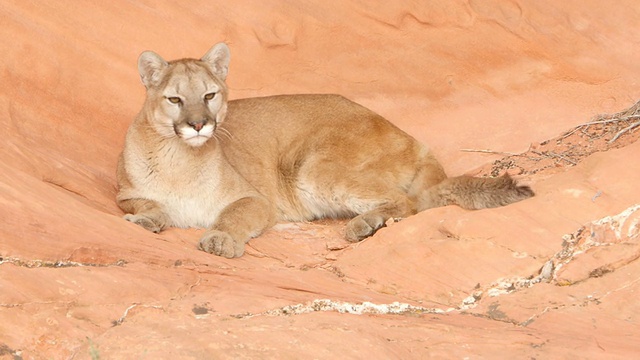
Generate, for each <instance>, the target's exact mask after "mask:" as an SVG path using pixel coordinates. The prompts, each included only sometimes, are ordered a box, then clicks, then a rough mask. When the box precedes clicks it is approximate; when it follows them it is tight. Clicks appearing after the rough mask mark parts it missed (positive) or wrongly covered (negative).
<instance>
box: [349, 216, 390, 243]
mask: <svg viewBox="0 0 640 360" xmlns="http://www.w3.org/2000/svg"><path fill="white" fill-rule="evenodd" d="M384 220H385V219H384V218H383V217H382V216H380V215H376V214H362V215H358V216H356V217H354V218H353V219H351V221H349V222H348V223H347V232H346V236H347V240H348V241H351V242H357V241H361V240H364V239H365V238H368V237H369V236H371V235H373V234H374V233H375V232H376V231H377V230H378V229H380V228H381V227H383V226H384Z"/></svg>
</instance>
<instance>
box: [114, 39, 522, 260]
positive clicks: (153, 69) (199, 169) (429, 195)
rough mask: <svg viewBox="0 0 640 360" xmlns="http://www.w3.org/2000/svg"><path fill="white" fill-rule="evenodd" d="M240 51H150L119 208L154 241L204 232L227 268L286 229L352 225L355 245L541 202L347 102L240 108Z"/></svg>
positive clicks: (260, 102) (141, 66)
mask: <svg viewBox="0 0 640 360" xmlns="http://www.w3.org/2000/svg"><path fill="white" fill-rule="evenodd" d="M228 66H229V48H228V47H227V45H225V44H224V43H220V44H217V45H215V46H214V47H213V48H211V50H209V52H207V53H206V54H205V55H204V57H202V59H200V60H195V59H182V60H176V61H169V62H167V61H165V60H163V59H162V58H161V57H160V56H159V55H157V54H155V53H153V52H150V51H147V52H144V53H142V54H141V55H140V58H139V59H138V71H139V72H140V77H141V78H142V83H143V84H144V86H145V87H146V89H147V95H146V101H145V103H144V106H143V108H142V111H140V113H139V114H138V116H137V117H136V119H135V121H134V122H133V124H132V125H131V127H130V128H129V130H128V132H127V135H126V141H125V146H124V150H123V152H122V154H121V155H120V159H119V162H118V171H117V178H118V187H119V189H118V195H117V203H118V206H119V207H120V208H121V209H122V210H124V212H125V213H126V215H125V216H124V218H125V219H126V220H128V221H131V222H133V223H136V224H138V225H140V226H142V227H144V228H146V229H148V230H150V231H153V232H159V231H162V230H163V229H164V228H166V227H168V226H176V227H183V228H184V227H203V228H206V229H207V231H206V232H205V233H204V235H203V236H202V238H201V239H200V242H199V248H200V249H202V250H204V251H206V252H208V253H212V254H216V255H220V256H224V257H227V258H233V257H239V256H241V255H242V254H243V253H244V248H245V243H246V242H247V241H249V239H250V238H252V237H255V236H258V235H260V234H261V233H262V232H263V231H265V229H268V228H269V227H271V226H273V225H274V224H275V222H277V221H309V220H314V219H319V218H327V217H329V218H351V220H350V221H349V222H348V224H347V227H346V238H347V239H348V240H350V241H360V240H362V239H364V238H366V237H368V236H371V235H372V234H373V233H374V232H375V231H376V230H378V229H379V228H380V227H382V226H383V225H384V223H385V221H386V220H387V219H389V218H395V217H406V216H409V215H412V214H415V213H416V212H418V211H422V210H424V209H429V208H432V207H436V206H445V205H450V204H457V205H459V206H461V207H463V208H465V209H482V208H490V207H496V206H501V205H507V204H510V203H513V202H515V201H519V200H522V199H526V198H528V197H530V196H533V191H532V190H531V189H530V188H529V187H528V186H519V185H517V184H516V183H515V181H513V180H512V179H511V178H510V177H508V176H506V175H505V176H503V177H499V178H474V177H470V176H459V177H452V178H448V177H447V176H446V175H445V173H444V170H443V168H442V166H441V165H440V164H439V163H438V161H437V160H436V159H435V158H434V156H433V155H432V153H431V152H430V151H429V149H428V148H427V147H426V146H424V145H422V144H420V143H418V142H417V141H416V140H415V139H413V138H412V137H411V136H409V135H407V134H406V133H404V132H403V131H402V130H400V129H398V128H397V127H395V126H394V125H393V124H391V123H390V122H389V121H387V120H385V119H384V118H383V117H381V116H380V115H377V114H376V113H374V112H373V111H371V110H369V109H367V108H365V107H363V106H360V105H358V104H356V103H354V102H352V101H349V100H347V99H346V98H344V97H342V96H339V95H282V96H270V97H263V98H249V99H242V100H234V101H228V100H227V98H228V89H227V86H226V84H225V78H226V77H227V72H228Z"/></svg>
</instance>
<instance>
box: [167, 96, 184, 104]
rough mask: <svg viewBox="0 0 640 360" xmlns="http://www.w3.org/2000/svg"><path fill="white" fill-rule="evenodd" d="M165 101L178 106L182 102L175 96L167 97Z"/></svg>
mask: <svg viewBox="0 0 640 360" xmlns="http://www.w3.org/2000/svg"><path fill="white" fill-rule="evenodd" d="M167 100H169V102H170V103H172V104H180V103H181V102H182V100H180V98H179V97H177V96H172V97H168V98H167Z"/></svg>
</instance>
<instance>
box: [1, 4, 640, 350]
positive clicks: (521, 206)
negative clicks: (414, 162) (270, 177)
mask: <svg viewBox="0 0 640 360" xmlns="http://www.w3.org/2000/svg"><path fill="white" fill-rule="evenodd" d="M639 17H640V7H639V6H638V5H637V4H636V2H635V1H632V0H623V1H619V2H617V3H616V4H615V5H612V4H610V3H607V2H601V1H595V0H588V1H582V2H579V3H576V2H557V1H555V2H554V1H549V0H545V1H537V2H524V1H508V2H505V1H470V2H467V1H454V2H451V1H431V2H422V3H420V4H411V5H409V4H403V3H401V2H389V3H387V4H384V5H382V4H380V5H378V6H371V5H370V4H364V3H357V2H343V1H336V0H332V1H325V2H317V3H309V2H304V3H303V2H300V3H296V2H288V1H280V0H277V1H270V2H268V3H264V4H262V3H260V4H258V3H257V2H254V1H247V0H239V1H234V2H228V3H221V2H210V1H195V2H189V3H180V2H166V3H157V4H156V3H153V4H152V3H131V2H125V1H112V2H99V1H86V2H82V3H77V2H68V3H65V2H49V3H47V2H36V3H29V2H15V1H5V2H3V4H1V5H0V22H1V23H2V26H1V27H0V35H2V38H3V41H2V42H0V52H1V53H2V60H0V82H1V83H2V84H3V90H2V91H1V92H0V133H1V134H2V141H1V142H0V359H42V358H47V359H50V358H53V359H59V358H65V359H68V358H73V359H88V358H93V359H96V358H103V359H118V358H121V359H128V358H153V359H163V358H164V359H203V358H222V359H224V358H336V357H340V358H426V357H435V358H476V357H477V358H511V357H514V358H517V357H527V358H569V357H570V358H631V357H634V356H635V355H636V354H637V353H638V352H639V351H640V345H638V341H637V339H638V336H640V328H639V327H638V325H637V324H638V321H639V320H640V319H638V315H637V314H638V313H640V311H639V310H640V307H639V305H638V302H637V301H636V299H637V296H636V294H637V292H638V291H640V289H638V286H639V285H638V284H640V282H639V281H638V279H639V276H640V268H639V266H640V265H639V264H640V263H638V261H637V257H638V256H637V254H638V237H637V232H636V233H634V232H633V231H631V232H629V229H632V228H633V226H636V227H637V215H634V216H635V217H630V218H629V219H630V220H629V221H628V222H626V225H625V226H626V227H625V228H624V230H623V233H624V234H626V235H625V236H626V237H625V236H622V237H618V236H617V235H616V232H615V231H613V232H612V231H609V230H607V231H604V230H603V231H602V232H598V233H597V234H598V236H599V240H598V241H599V242H600V243H601V244H603V245H606V246H599V247H591V248H589V249H587V250H586V251H585V252H584V253H581V254H575V253H572V256H573V257H572V260H571V261H569V262H567V263H564V264H563V266H558V265H559V264H560V260H559V259H561V258H559V257H557V256H559V254H560V255H561V254H562V252H563V250H566V249H567V247H566V246H565V245H566V242H565V244H564V245H563V236H565V235H567V234H575V233H576V232H577V231H578V230H579V229H582V228H583V227H584V229H590V230H589V231H592V230H591V229H592V228H591V227H590V226H591V225H590V224H593V222H594V221H597V220H599V219H604V218H606V217H608V216H609V217H613V216H616V215H618V214H620V213H622V212H623V211H625V209H632V208H633V207H634V206H637V205H638V204H640V195H639V192H638V187H637V177H638V174H639V173H640V160H638V159H639V158H638V156H637V154H638V153H639V152H640V149H639V147H640V142H633V141H632V140H634V139H636V138H637V129H636V131H635V132H633V133H632V132H630V133H629V134H626V135H624V136H622V137H620V138H619V139H618V140H617V143H618V144H619V147H620V148H619V149H615V150H608V151H605V152H600V153H595V154H592V155H589V156H588V157H583V158H580V159H578V160H571V159H574V158H573V157H566V156H565V158H564V159H563V158H562V152H561V150H562V151H565V150H566V151H568V149H569V148H571V147H575V146H585V147H590V146H595V145H596V143H598V142H603V141H607V140H609V139H610V137H609V138H605V137H600V138H599V137H597V136H588V137H584V138H581V140H580V141H582V142H581V143H578V142H576V143H572V144H571V145H567V144H563V145H562V146H564V147H562V148H558V149H557V150H556V151H557V153H554V152H549V151H552V150H553V149H551V150H550V149H548V148H547V147H545V146H548V145H543V144H541V143H542V142H543V141H545V140H548V139H552V138H554V137H558V136H562V134H565V132H566V131H567V130H570V129H572V128H573V127H574V126H576V125H579V124H584V123H587V122H589V121H591V120H593V119H595V116H596V115H597V114H602V113H615V112H618V111H620V110H623V109H625V108H628V107H629V106H631V105H632V104H633V103H634V102H635V101H636V100H637V99H640V87H638V85H637V79H638V78H639V77H640V65H638V62H637V59H638V58H640V47H638V46H637V45H638V43H639V42H640V39H639V37H638V34H640V25H638V22H637V19H638V18H639ZM218 41H226V42H228V43H229V45H230V48H231V51H232V62H231V68H230V75H229V79H228V82H229V86H230V89H231V94H232V97H233V98H240V97H248V96H261V95H271V94H281V93H310V92H316V93H319V92H322V93H327V92H333V93H340V94H343V95H346V96H347V97H349V98H351V99H353V100H356V101H358V102H360V103H362V104H363V105H365V106H368V107H370V108H371V109H373V110H375V111H377V112H379V113H380V114H382V115H384V116H386V117H387V118H389V119H390V120H391V121H392V122H393V123H395V124H396V125H398V126H399V127H400V128H402V129H404V130H405V131H407V132H408V133H410V134H412V135H413V136H415V137H416V138H417V139H419V140H420V141H423V142H425V143H427V144H429V146H430V147H431V148H432V149H433V150H434V152H435V153H436V154H437V155H438V156H439V158H440V159H441V160H442V162H443V163H444V164H445V168H446V170H447V171H448V172H449V173H450V174H452V175H454V174H461V173H465V172H471V173H474V172H478V173H482V171H483V170H482V169H483V168H481V166H482V165H485V164H488V165H486V166H490V167H491V166H493V165H492V162H493V161H495V160H501V159H502V158H503V157H504V155H505V154H508V153H513V154H519V153H521V152H524V151H526V150H527V149H529V148H530V147H531V149H530V150H535V151H538V152H540V151H543V149H544V151H546V152H545V153H540V154H542V155H536V156H530V155H531V154H530V153H529V155H526V156H523V157H522V158H523V159H524V160H528V161H529V163H527V164H526V165H523V167H524V169H525V170H527V169H528V170H529V171H528V172H527V171H523V172H522V173H520V174H519V175H518V176H519V177H520V178H521V179H522V181H524V182H526V183H528V184H530V185H531V186H532V187H533V188H534V189H535V191H536V193H537V197H535V198H533V199H530V200H527V201H524V202H521V203H517V204H514V205H511V206H508V207H504V208H499V209H487V210H482V211H477V212H468V211H464V210H462V209H459V208H455V207H448V208H441V209H432V210H429V211H426V212H423V213H421V214H418V215H416V216H413V217H410V218H407V219H404V220H401V221H398V222H393V223H390V224H389V225H390V226H389V227H387V228H385V229H382V230H381V231H380V232H379V233H378V234H376V235H375V236H374V237H372V238H370V239H368V240H366V241H364V242H362V243H359V244H349V243H346V242H345V241H344V240H343V239H342V231H343V229H344V224H345V222H344V221H321V222H316V223H313V224H280V225H279V226H278V227H276V228H274V229H271V230H269V231H268V232H267V233H266V234H265V235H264V236H262V237H260V238H258V239H254V240H253V241H252V242H251V243H250V246H249V247H248V249H247V253H246V255H245V256H244V257H242V258H240V259H235V260H228V259H222V258H218V257H213V256H210V255H208V254H205V253H203V252H200V251H198V250H197V249H196V242H197V239H198V237H199V235H200V234H202V231H203V230H198V229H191V230H179V229H169V230H167V231H165V232H163V233H161V234H151V233H149V232H147V231H145V230H144V229H141V228H139V227H137V226H135V225H133V224H130V223H127V222H126V221H124V220H122V218H121V216H122V213H121V211H120V210H119V209H118V208H117V206H116V205H115V202H114V197H115V165H116V160H117V157H118V154H119V151H120V149H121V147H122V144H123V141H124V133H125V131H126V129H127V127H128V125H129V123H130V122H131V120H132V119H133V118H134V116H135V114H136V112H137V111H138V110H139V108H140V107H141V104H142V101H143V94H144V89H143V87H142V85H141V84H140V83H139V81H138V75H137V71H136V59H137V56H138V55H139V53H141V52H142V51H144V50H154V51H156V52H158V53H160V54H162V55H163V56H164V57H165V58H168V59H174V58H180V57H198V56H200V55H202V54H203V53H204V52H205V51H206V50H207V49H209V47H210V46H211V45H212V44H214V43H216V42H218ZM626 124H629V123H628V122H627V123H626ZM579 129H580V130H579V131H584V132H585V133H588V129H587V128H585V127H580V128H579ZM607 136H609V135H607ZM531 145H533V146H531ZM551 145H553V143H551ZM463 149H466V150H470V151H460V150H463ZM553 154H555V155H557V156H556V157H554V155H553ZM527 156H528V157H531V159H529V158H527ZM542 158H545V160H544V161H547V165H545V167H544V169H542V168H541V169H533V167H535V164H536V163H537V162H540V161H543V160H541V159H542ZM566 159H569V160H571V161H567V160H566ZM509 161H512V159H510V160H509ZM500 164H503V165H504V162H503V163H500ZM549 164H551V165H549ZM493 167H494V168H495V169H494V170H496V171H498V170H499V171H502V168H500V166H498V165H495V166H493ZM506 168H507V170H511V171H513V170H514V169H515V168H512V169H509V167H508V166H506ZM634 214H635V212H634ZM633 219H635V220H633ZM634 221H635V222H634ZM634 224H635V225H634ZM565 240H566V239H565ZM566 259H568V258H566ZM549 261H551V262H552V263H553V264H554V267H553V268H552V269H551V270H549V269H548V265H547V270H546V272H547V273H549V274H551V276H544V277H543V276H540V274H541V271H542V269H543V268H544V267H545V264H549Z"/></svg>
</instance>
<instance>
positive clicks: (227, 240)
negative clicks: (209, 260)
mask: <svg viewBox="0 0 640 360" xmlns="http://www.w3.org/2000/svg"><path fill="white" fill-rule="evenodd" d="M198 248H199V249H200V250H202V251H205V252H208V253H209V254H214V255H218V256H224V257H226V258H228V259H231V258H234V257H240V256H242V254H244V243H242V242H239V241H236V240H234V239H233V238H232V237H231V235H229V234H227V233H226V232H223V231H218V230H209V231H207V232H206V233H205V234H204V236H202V238H201V239H200V243H199V244H198Z"/></svg>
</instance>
